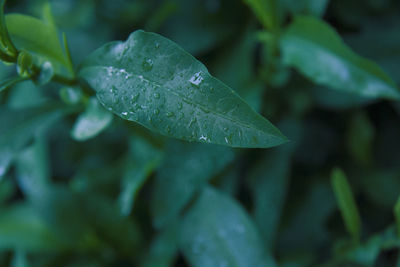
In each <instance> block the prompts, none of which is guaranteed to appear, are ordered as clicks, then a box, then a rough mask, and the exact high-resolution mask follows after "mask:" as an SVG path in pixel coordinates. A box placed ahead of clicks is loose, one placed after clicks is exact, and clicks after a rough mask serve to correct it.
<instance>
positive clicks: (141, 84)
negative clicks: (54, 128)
mask: <svg viewBox="0 0 400 267" xmlns="http://www.w3.org/2000/svg"><path fill="white" fill-rule="evenodd" d="M79 75H80V77H82V78H83V79H84V80H86V81H87V82H88V83H89V85H90V86H91V87H92V88H93V89H95V90H96V92H97V96H98V98H99V100H100V102H101V103H102V104H103V105H104V106H106V107H107V108H108V109H109V110H111V111H113V112H114V113H115V114H117V115H119V116H120V117H122V118H124V119H127V120H131V121H135V122H138V123H140V124H142V125H143V126H145V127H146V128H148V129H150V130H152V131H155V132H158V133H161V134H163V135H166V136H169V137H175V138H179V139H183V140H187V141H198V142H204V143H214V144H222V145H228V146H233V147H271V146H276V145H279V144H282V143H283V142H285V141H286V138H285V137H284V136H283V135H282V134H281V133H280V132H279V130H278V129H277V128H275V127H274V126H273V125H272V124H271V123H270V122H269V121H267V120H266V119H265V118H263V117H262V116H260V115H259V114H257V113H256V112H255V111H254V110H252V109H251V108H250V107H249V105H248V104H247V103H245V102H244V101H243V100H242V99H241V98H240V97H239V96H238V95H237V94H236V93H234V92H233V91H232V90H231V89H230V88H229V87H227V86H226V85H224V84H223V83H222V82H220V81H219V80H217V79H216V78H214V77H212V76H211V75H210V74H209V73H208V71H207V69H206V67H205V66H204V65H203V64H201V63H200V62H199V61H197V60H196V59H195V58H193V57H192V56H191V55H189V54H188V53H186V52H185V51H184V50H182V49H181V48H180V47H179V46H178V45H176V44H175V43H174V42H172V41H170V40H168V39H166V38H164V37H162V36H160V35H157V34H155V33H148V32H144V31H136V32H134V33H132V34H131V35H130V37H129V38H128V40H127V41H126V42H112V43H109V44H106V45H105V46H103V47H101V48H100V49H98V50H97V51H95V52H94V53H93V54H92V55H90V56H89V57H88V58H87V59H86V60H85V61H84V63H83V64H82V66H81V68H80V71H79Z"/></svg>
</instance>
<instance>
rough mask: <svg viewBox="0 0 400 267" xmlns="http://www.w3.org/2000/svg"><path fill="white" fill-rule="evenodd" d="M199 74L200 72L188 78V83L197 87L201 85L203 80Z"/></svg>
mask: <svg viewBox="0 0 400 267" xmlns="http://www.w3.org/2000/svg"><path fill="white" fill-rule="evenodd" d="M201 74H202V73H201V71H200V72H197V73H195V74H194V75H193V76H192V77H191V78H190V80H189V82H190V83H191V84H193V85H194V86H196V87H199V86H200V84H201V82H202V81H203V80H204V78H203V76H201Z"/></svg>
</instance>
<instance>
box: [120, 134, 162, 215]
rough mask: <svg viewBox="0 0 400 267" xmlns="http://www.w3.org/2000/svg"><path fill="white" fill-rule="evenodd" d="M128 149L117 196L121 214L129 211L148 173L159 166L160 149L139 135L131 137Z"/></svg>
mask: <svg viewBox="0 0 400 267" xmlns="http://www.w3.org/2000/svg"><path fill="white" fill-rule="evenodd" d="M130 150H131V152H130V154H129V156H128V159H127V163H126V166H127V167H126V170H125V172H124V174H123V177H122V182H121V193H120V195H119V198H118V201H119V206H120V209H121V213H122V214H123V215H129V214H130V213H131V210H132V207H133V205H134V202H135V198H136V196H137V194H138V191H139V190H140V188H141V187H142V186H143V184H144V183H145V182H146V179H147V178H148V177H149V175H150V174H151V173H152V172H153V171H154V170H155V169H156V168H157V167H158V166H159V164H160V162H161V158H162V153H161V151H160V150H158V149H156V148H155V147H153V146H151V145H150V144H149V143H148V142H146V141H145V140H143V139H142V138H139V137H135V138H132V140H131V142H130Z"/></svg>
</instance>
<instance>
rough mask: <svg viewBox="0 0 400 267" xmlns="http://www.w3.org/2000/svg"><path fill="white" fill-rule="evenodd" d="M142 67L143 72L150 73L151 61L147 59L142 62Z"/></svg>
mask: <svg viewBox="0 0 400 267" xmlns="http://www.w3.org/2000/svg"><path fill="white" fill-rule="evenodd" d="M142 67H143V69H144V70H145V71H150V70H151V69H152V68H153V60H152V59H150V58H148V59H146V60H144V61H143V63H142Z"/></svg>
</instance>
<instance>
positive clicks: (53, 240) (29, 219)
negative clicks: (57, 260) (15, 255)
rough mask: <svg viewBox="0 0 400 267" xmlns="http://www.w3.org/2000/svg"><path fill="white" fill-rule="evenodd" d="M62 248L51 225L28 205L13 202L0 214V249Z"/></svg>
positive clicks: (36, 249) (38, 249)
mask: <svg viewBox="0 0 400 267" xmlns="http://www.w3.org/2000/svg"><path fill="white" fill-rule="evenodd" d="M62 248H63V245H62V243H60V242H59V239H58V237H57V235H56V234H55V233H54V232H53V231H52V230H51V227H50V226H49V225H48V224H47V223H46V222H45V221H44V220H43V219H42V218H41V217H40V216H39V215H38V213H37V212H36V211H35V210H34V209H32V208H31V207H30V206H27V205H24V204H14V205H11V206H9V207H7V208H6V209H2V211H1V215H0V250H8V249H21V250H24V251H36V252H37V251H54V250H60V249H62Z"/></svg>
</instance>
